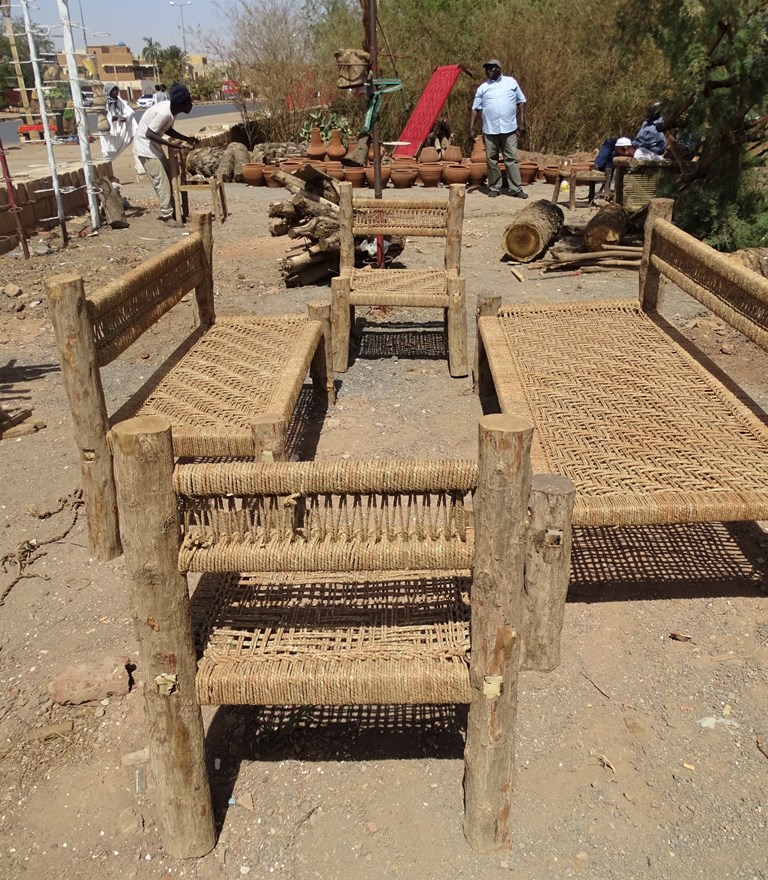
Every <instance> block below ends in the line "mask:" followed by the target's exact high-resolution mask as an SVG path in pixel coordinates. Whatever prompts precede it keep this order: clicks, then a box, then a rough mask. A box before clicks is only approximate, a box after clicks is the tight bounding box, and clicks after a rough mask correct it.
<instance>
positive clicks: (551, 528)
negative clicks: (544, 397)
mask: <svg viewBox="0 0 768 880" xmlns="http://www.w3.org/2000/svg"><path fill="white" fill-rule="evenodd" d="M575 495H576V487H575V486H574V485H573V483H572V482H571V481H570V480H569V479H568V477H560V476H555V475H549V474H537V475H536V476H535V477H533V479H532V481H531V497H530V500H529V504H528V510H529V511H530V519H529V523H528V535H527V539H526V553H525V594H524V597H523V624H522V626H521V629H520V668H521V669H535V670H537V671H539V672H551V671H552V670H553V669H555V668H556V667H557V665H558V664H559V663H560V634H561V633H562V630H563V617H564V615H565V598H566V595H567V594H568V580H569V577H570V573H571V516H572V513H573V500H574V497H575Z"/></svg>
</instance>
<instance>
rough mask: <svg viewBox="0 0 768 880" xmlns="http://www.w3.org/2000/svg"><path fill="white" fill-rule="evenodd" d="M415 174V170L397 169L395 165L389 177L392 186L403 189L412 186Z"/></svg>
mask: <svg viewBox="0 0 768 880" xmlns="http://www.w3.org/2000/svg"><path fill="white" fill-rule="evenodd" d="M417 173H418V172H417V170H416V169H415V168H407V167H402V166H400V167H398V166H397V165H395V166H394V167H393V168H392V174H391V175H390V179H391V181H392V185H393V186H395V187H396V188H397V189H405V188H406V187H409V186H413V183H414V181H415V180H416V175H417Z"/></svg>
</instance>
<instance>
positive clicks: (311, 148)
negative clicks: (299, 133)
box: [307, 126, 325, 161]
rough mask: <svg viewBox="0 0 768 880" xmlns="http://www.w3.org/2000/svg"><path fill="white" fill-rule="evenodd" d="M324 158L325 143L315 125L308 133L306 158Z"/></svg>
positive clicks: (311, 159) (314, 159)
mask: <svg viewBox="0 0 768 880" xmlns="http://www.w3.org/2000/svg"><path fill="white" fill-rule="evenodd" d="M324 158H325V144H324V143H323V139H322V137H321V136H320V129H319V128H318V127H317V126H315V127H314V128H313V129H312V131H311V132H310V135H309V143H308V144H307V159H309V160H310V161H317V160H320V161H322V160H323V159H324Z"/></svg>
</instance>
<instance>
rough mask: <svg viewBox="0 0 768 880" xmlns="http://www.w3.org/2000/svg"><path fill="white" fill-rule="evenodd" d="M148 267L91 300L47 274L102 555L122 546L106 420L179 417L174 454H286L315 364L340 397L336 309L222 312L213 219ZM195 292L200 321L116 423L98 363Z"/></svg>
mask: <svg viewBox="0 0 768 880" xmlns="http://www.w3.org/2000/svg"><path fill="white" fill-rule="evenodd" d="M191 229H192V232H191V234H190V236H189V238H187V239H186V240H183V241H180V242H179V243H178V244H175V245H172V246H171V247H169V248H166V250H164V251H162V252H161V253H160V254H158V255H157V256H155V257H153V258H151V259H149V260H147V261H146V262H145V263H143V264H142V265H141V266H139V267H138V268H136V269H133V270H132V271H131V272H128V273H127V274H126V275H124V276H122V277H120V278H117V279H116V280H114V281H112V282H111V283H110V284H108V285H106V286H105V287H103V288H102V289H101V290H97V291H95V292H94V293H92V294H90V295H89V296H86V293H85V288H84V285H83V279H82V278H81V277H80V276H79V275H75V274H73V275H60V276H55V277H52V278H48V279H46V282H45V286H46V293H47V296H48V304H49V308H50V312H51V320H52V322H53V326H54V331H55V334H56V341H57V344H58V348H59V356H60V361H61V368H62V376H63V379H64V384H65V388H66V391H67V398H68V400H69V406H70V410H71V413H72V420H73V422H74V428H75V439H76V442H77V445H78V448H79V449H80V450H81V461H82V472H83V494H84V501H85V509H86V515H87V519H88V528H89V534H90V539H91V547H92V549H93V550H94V553H95V554H96V556H97V557H98V558H100V559H112V558H114V557H115V556H119V555H120V552H121V548H120V538H119V529H118V517H117V507H116V502H115V487H114V478H113V474H112V459H111V453H110V450H109V446H108V434H109V425H110V422H113V423H114V422H117V421H121V420H124V419H126V418H129V417H132V416H137V415H152V414H162V415H164V416H165V417H167V418H168V419H169V420H170V421H171V423H172V424H173V425H174V452H175V454H176V455H178V456H190V457H202V456H214V457H216V456H224V457H237V456H243V457H251V458H258V457H262V458H264V460H266V461H272V460H279V459H281V458H282V457H284V451H285V439H286V434H287V430H288V424H289V422H290V420H291V417H292V415H293V412H294V409H295V407H296V403H297V401H298V398H299V394H300V392H301V388H302V386H303V383H304V379H305V377H306V375H307V372H308V371H309V372H310V373H311V375H312V381H313V384H314V387H315V392H316V393H318V394H323V395H324V396H326V398H328V399H331V400H333V399H334V386H333V372H332V364H331V355H330V346H326V344H325V340H326V339H330V305H325V306H324V305H321V304H318V303H311V304H310V305H309V317H304V316H301V315H267V316H255V315H254V316H239V317H223V318H217V317H216V312H215V307H214V298H213V272H212V259H213V237H212V233H211V215H210V214H195V215H193V216H192V218H191ZM190 291H194V293H195V296H194V300H193V305H194V308H195V323H196V325H197V326H196V328H195V329H194V330H193V331H192V333H190V334H189V336H188V337H187V338H186V339H185V340H184V341H183V342H182V343H181V345H180V346H179V347H178V348H177V349H176V350H175V351H174V352H173V353H172V354H171V356H170V357H169V358H168V359H167V360H166V361H165V362H164V363H163V364H161V366H160V367H159V368H158V370H156V372H155V373H154V374H153V375H152V376H151V377H150V378H149V379H148V380H147V381H146V382H145V383H144V384H143V385H142V387H141V388H139V389H138V390H137V391H136V392H134V393H133V394H132V395H131V397H130V398H129V399H128V401H127V402H126V403H125V404H124V405H123V406H122V407H121V408H120V409H119V410H118V411H117V413H115V414H114V415H113V416H112V418H111V419H110V418H109V417H108V414H107V406H106V401H105V399H104V391H103V388H102V384H101V376H100V372H99V371H100V369H101V367H103V366H105V365H106V364H108V363H110V362H111V361H113V360H114V359H115V358H117V357H118V356H119V355H120V354H122V353H123V352H124V351H125V350H126V349H128V348H129V347H130V346H131V345H132V344H133V343H134V342H136V340H138V339H139V338H140V337H141V336H142V335H143V334H144V333H145V332H146V331H147V330H148V329H150V328H151V327H153V326H154V325H155V324H156V323H157V321H158V320H159V319H160V318H161V317H162V316H163V315H164V314H166V312H168V311H169V310H170V309H171V308H173V306H175V305H176V304H177V303H178V302H180V301H181V300H182V299H183V298H184V297H185V296H186V295H187V294H188V293H189V292H190Z"/></svg>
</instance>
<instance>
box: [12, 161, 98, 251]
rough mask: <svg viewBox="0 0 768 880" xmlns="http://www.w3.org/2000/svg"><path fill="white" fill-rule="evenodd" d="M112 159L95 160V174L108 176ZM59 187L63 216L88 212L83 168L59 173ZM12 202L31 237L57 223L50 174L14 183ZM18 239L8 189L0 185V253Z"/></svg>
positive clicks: (13, 246) (25, 230) (26, 232)
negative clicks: (14, 203) (14, 198)
mask: <svg viewBox="0 0 768 880" xmlns="http://www.w3.org/2000/svg"><path fill="white" fill-rule="evenodd" d="M111 174H112V163H111V162H105V161H103V160H98V161H96V162H94V176H95V177H96V178H99V177H103V176H105V175H106V176H107V177H109V176H111ZM59 187H60V189H61V198H62V202H63V204H64V214H65V216H67V217H72V216H77V215H79V214H85V213H87V212H88V210H89V208H88V193H87V192H86V189H85V172H84V171H83V169H82V168H79V169H77V170H75V171H64V172H62V173H61V174H59ZM15 188H16V205H17V208H18V209H19V211H20V214H21V225H22V227H23V229H24V232H25V234H26V235H27V236H28V237H31V236H33V235H34V234H35V231H36V230H38V229H52V228H53V227H54V226H56V225H58V222H59V218H58V212H57V209H56V198H55V196H54V192H53V180H52V178H51V177H50V175H49V176H48V177H36V178H33V179H32V180H26V181H24V183H17V184H15ZM18 243H19V237H18V234H17V232H16V220H15V218H14V216H13V213H12V212H11V210H10V202H9V199H8V190H7V188H6V187H5V186H2V187H0V254H6V253H8V251H12V250H13V249H14V248H15V247H16V246H17V245H18Z"/></svg>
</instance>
